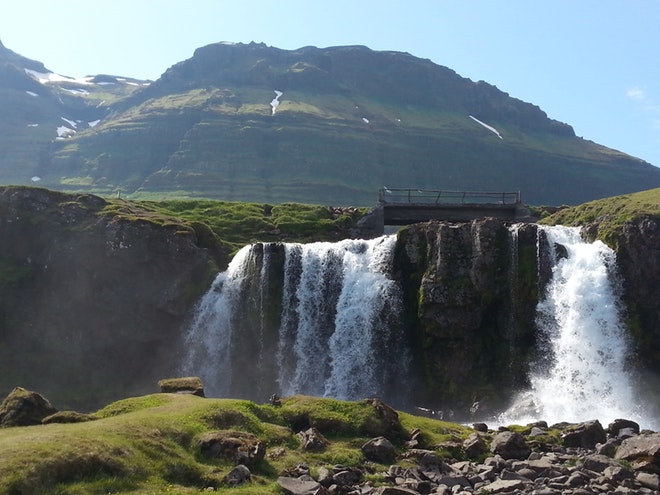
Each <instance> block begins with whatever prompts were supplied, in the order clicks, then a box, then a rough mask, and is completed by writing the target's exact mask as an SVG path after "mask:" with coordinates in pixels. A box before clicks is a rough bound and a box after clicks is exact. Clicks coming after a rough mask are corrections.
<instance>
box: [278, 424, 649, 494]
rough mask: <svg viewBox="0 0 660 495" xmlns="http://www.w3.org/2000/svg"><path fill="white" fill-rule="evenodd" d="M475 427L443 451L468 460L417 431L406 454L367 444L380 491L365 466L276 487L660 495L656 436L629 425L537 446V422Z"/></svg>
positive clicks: (565, 430)
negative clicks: (380, 473)
mask: <svg viewBox="0 0 660 495" xmlns="http://www.w3.org/2000/svg"><path fill="white" fill-rule="evenodd" d="M474 427H475V432H474V433H473V434H471V435H470V437H469V438H468V439H467V440H465V441H464V442H462V443H456V444H455V445H445V447H449V448H450V449H451V448H454V449H456V451H459V450H462V451H463V453H464V454H465V455H466V456H467V457H469V458H470V459H473V460H464V461H454V460H451V459H442V458H440V457H439V456H438V455H437V454H436V450H435V449H434V448H428V449H426V448H419V438H420V436H423V433H422V432H413V435H412V437H413V439H412V440H411V441H409V442H407V444H406V445H407V446H408V447H409V448H406V449H404V450H403V451H400V452H397V449H395V448H394V446H393V445H392V444H391V443H390V442H389V441H388V440H387V439H386V438H385V437H380V438H375V439H373V440H371V441H369V442H367V443H366V444H365V445H364V446H363V447H362V452H363V453H364V455H365V457H366V458H367V459H368V460H371V461H375V462H379V463H383V462H386V461H391V462H392V463H393V464H391V465H390V467H389V469H388V470H387V472H386V473H385V476H384V478H385V480H386V482H387V485H386V486H378V487H376V486H373V485H372V484H370V483H368V482H364V481H363V478H364V475H365V473H366V472H368V468H366V467H362V468H346V467H343V466H336V467H334V468H333V469H324V470H321V471H320V472H319V476H318V477H317V479H313V478H312V477H311V476H310V475H309V469H308V468H306V467H305V466H298V467H297V468H296V470H294V471H293V472H292V473H289V475H288V476H282V477H280V478H279V480H278V483H279V484H280V486H282V488H284V490H285V491H286V492H287V493H291V494H295V495H311V494H314V495H321V494H326V493H327V494H333V493H341V494H356V495H357V494H360V495H367V494H370V495H399V494H400V495H404V494H408V495H417V494H421V495H426V494H442V495H447V494H456V495H458V494H470V493H480V494H485V493H517V494H523V493H530V494H534V495H559V494H563V495H589V494H600V493H607V494H621V495H623V494H630V495H632V494H648V495H652V494H658V493H660V476H659V474H660V434H659V433H654V432H650V431H644V432H641V433H640V431H639V426H638V425H637V424H636V423H635V422H633V421H627V420H617V421H615V422H613V423H612V424H610V425H609V427H608V428H607V429H606V430H605V429H603V427H602V426H601V424H600V423H599V422H598V421H589V422H586V423H582V424H577V425H568V424H565V425H554V426H552V429H558V430H560V431H561V432H562V433H561V444H560V445H556V446H549V445H547V444H545V443H544V442H543V440H537V439H539V438H543V437H545V436H546V433H547V432H548V430H549V428H548V425H546V424H545V423H543V422H539V423H537V424H535V425H532V426H530V427H527V428H523V429H522V431H521V432H520V433H519V432H515V431H510V430H508V429H505V428H502V429H501V430H500V431H498V432H496V433H495V432H491V431H489V430H488V429H487V427H486V425H483V424H476V425H474ZM491 437H492V439H490V438H491ZM476 459H482V460H476Z"/></svg>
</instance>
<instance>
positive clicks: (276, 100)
mask: <svg viewBox="0 0 660 495" xmlns="http://www.w3.org/2000/svg"><path fill="white" fill-rule="evenodd" d="M274 91H275V98H274V99H273V100H272V101H271V102H270V106H271V107H272V109H273V113H272V115H275V111H276V110H277V107H279V106H280V98H281V97H282V95H283V94H284V93H282V92H281V91H278V90H276V89H275V90H274Z"/></svg>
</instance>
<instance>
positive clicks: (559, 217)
mask: <svg viewBox="0 0 660 495" xmlns="http://www.w3.org/2000/svg"><path fill="white" fill-rule="evenodd" d="M644 217H649V218H656V219H660V188H658V189H650V190H648V191H642V192H638V193H634V194H624V195H621V196H614V197H611V198H605V199H599V200H596V201H590V202H588V203H584V204H581V205H579V206H574V207H571V208H564V209H561V210H560V211H558V212H556V213H554V214H552V215H550V216H548V217H546V218H544V219H543V220H541V221H540V223H544V224H548V225H568V226H578V225H580V226H588V225H589V224H597V231H596V238H597V239H600V240H602V241H603V242H605V243H606V244H608V245H609V246H611V247H613V248H614V249H616V248H617V247H618V245H619V242H620V241H621V239H622V236H623V225H624V224H626V223H628V222H632V221H634V220H638V219H640V218H644Z"/></svg>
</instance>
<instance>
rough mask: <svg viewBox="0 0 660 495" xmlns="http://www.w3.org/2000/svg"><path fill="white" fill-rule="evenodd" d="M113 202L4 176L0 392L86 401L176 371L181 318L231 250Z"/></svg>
mask: <svg viewBox="0 0 660 495" xmlns="http://www.w3.org/2000/svg"><path fill="white" fill-rule="evenodd" d="M107 206H108V202H107V201H105V200H104V199H102V198H99V197H96V196H91V195H69V194H63V193H57V192H54V191H48V190H46V189H37V188H14V187H0V363H2V373H0V393H1V392H2V390H5V393H6V392H8V391H9V390H11V389H12V388H13V387H14V386H15V385H17V384H21V385H23V386H25V387H27V388H31V389H36V390H42V391H43V392H44V393H45V394H46V395H47V396H48V397H51V398H52V399H53V400H55V401H56V402H57V403H58V404H61V405H62V406H64V407H67V408H71V409H76V410H89V409H94V408H96V407H98V406H100V405H102V404H105V403H108V402H110V401H112V400H114V399H117V398H119V397H123V396H126V395H131V394H139V393H143V392H145V391H148V390H151V387H152V384H153V383H154V382H155V381H156V380H157V379H158V378H159V377H162V376H171V375H174V374H175V372H176V371H177V370H176V366H177V356H176V355H177V353H178V352H179V351H178V349H179V348H180V342H181V327H182V325H183V322H184V321H185V319H186V318H187V317H188V314H189V311H190V308H191V307H192V306H193V305H194V303H195V301H196V300H197V298H198V297H199V296H200V295H201V294H202V293H203V292H204V291H205V290H206V289H207V288H208V285H209V284H210V281H211V280H212V277H213V276H214V275H215V272H216V271H217V266H218V265H222V264H223V263H226V258H225V259H222V258H221V257H220V256H219V254H218V251H217V250H214V249H210V248H211V247H212V246H209V245H208V244H205V243H204V242H202V239H203V238H202V235H201V234H202V232H198V231H196V230H195V228H193V227H191V226H190V225H188V224H185V223H183V222H181V221H180V220H177V219H174V218H172V219H166V218H155V217H153V216H150V215H147V214H143V213H140V212H139V211H134V212H133V214H132V215H119V214H112V213H104V208H106V207H107ZM225 256H226V254H225Z"/></svg>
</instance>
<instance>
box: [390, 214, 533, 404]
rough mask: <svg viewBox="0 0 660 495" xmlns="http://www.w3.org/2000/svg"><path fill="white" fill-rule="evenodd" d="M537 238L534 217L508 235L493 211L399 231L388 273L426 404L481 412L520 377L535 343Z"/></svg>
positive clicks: (518, 384)
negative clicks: (398, 292)
mask: <svg viewBox="0 0 660 495" xmlns="http://www.w3.org/2000/svg"><path fill="white" fill-rule="evenodd" d="M536 245H537V228H536V226H535V225H531V224H528V225H522V226H520V227H519V228H517V230H516V235H513V234H512V232H511V231H510V230H509V228H507V225H506V224H505V223H504V222H502V221H499V220H494V219H486V220H479V221H473V222H471V223H460V224H452V223H446V222H429V223H426V224H417V225H412V226H410V227H408V228H405V229H403V230H402V231H401V232H400V233H399V243H398V245H397V255H396V261H395V276H396V277H398V278H399V279H400V280H401V283H402V285H403V287H404V293H405V295H404V298H405V299H404V300H405V302H404V305H405V307H406V311H407V312H408V314H407V321H409V322H410V326H411V327H413V328H415V329H416V330H415V331H416V334H414V335H412V336H411V338H412V340H413V341H414V342H416V344H415V345H416V346H417V349H416V350H415V353H414V354H415V356H416V359H421V360H424V362H425V365H424V366H422V368H423V369H425V373H426V375H425V376H423V377H420V380H421V382H422V383H423V384H424V387H427V389H428V394H429V396H428V404H429V405H431V406H432V407H435V406H439V405H441V404H447V403H450V404H457V405H458V406H459V408H460V409H462V410H463V411H465V414H467V411H468V410H470V409H471V408H472V412H473V413H476V412H477V410H478V409H479V408H481V410H479V412H480V413H482V412H484V411H483V409H484V408H485V407H488V406H489V405H490V406H491V407H497V406H498V405H499V404H500V403H501V402H503V401H505V400H506V395H507V392H508V391H509V390H511V389H512V388H515V387H521V386H524V385H525V383H524V381H525V376H526V363H527V362H528V359H529V356H530V353H531V352H532V350H533V348H534V344H535V340H534V339H535V337H534V316H535V308H536V303H537V297H538V286H539V281H538V269H537V266H538V264H537V259H536Z"/></svg>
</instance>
